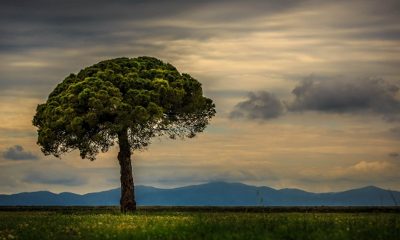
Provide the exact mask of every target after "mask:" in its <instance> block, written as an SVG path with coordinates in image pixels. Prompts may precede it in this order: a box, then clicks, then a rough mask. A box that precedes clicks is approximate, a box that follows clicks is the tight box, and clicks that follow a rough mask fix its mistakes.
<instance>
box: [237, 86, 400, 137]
mask: <svg viewBox="0 0 400 240" xmlns="http://www.w3.org/2000/svg"><path fill="white" fill-rule="evenodd" d="M291 93H292V95H293V96H294V100H280V99H278V98H277V97H275V96H274V95H273V94H271V93H269V92H265V91H262V92H259V93H250V94H249V96H248V99H247V100H245V101H243V102H239V103H238V104H237V105H236V106H235V108H234V110H233V111H232V112H231V115H230V116H231V117H232V118H247V119H263V120H268V119H271V118H276V117H279V116H281V115H283V114H284V113H285V112H302V111H315V112H321V113H348V114H358V113H368V114H375V115H379V116H382V117H383V118H384V119H385V120H387V121H399V120H400V98H399V95H400V86H399V84H395V83H391V82H389V81H385V80H383V79H375V78H367V79H357V80H347V79H322V80H315V79H314V78H308V79H306V80H304V81H302V82H301V83H300V84H299V85H298V86H296V87H295V88H294V89H293V90H292V92H291ZM393 132H396V129H394V130H393Z"/></svg>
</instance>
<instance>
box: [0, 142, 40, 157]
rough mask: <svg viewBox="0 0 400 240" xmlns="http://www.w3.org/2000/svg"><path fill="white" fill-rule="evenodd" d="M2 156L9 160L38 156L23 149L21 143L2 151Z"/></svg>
mask: <svg viewBox="0 0 400 240" xmlns="http://www.w3.org/2000/svg"><path fill="white" fill-rule="evenodd" d="M3 157H4V158H5V159H9V160H37V159H38V157H37V156H36V155H35V154H33V153H31V152H28V151H25V150H24V148H23V147H22V146H21V145H15V146H13V147H10V148H8V149H7V150H6V151H5V152H3Z"/></svg>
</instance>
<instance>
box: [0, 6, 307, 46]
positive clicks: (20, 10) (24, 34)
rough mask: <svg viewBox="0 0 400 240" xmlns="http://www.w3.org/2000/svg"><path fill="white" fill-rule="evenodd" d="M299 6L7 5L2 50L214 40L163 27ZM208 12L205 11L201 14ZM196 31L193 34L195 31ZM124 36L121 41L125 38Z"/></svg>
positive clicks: (0, 18)
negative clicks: (156, 39)
mask: <svg viewBox="0 0 400 240" xmlns="http://www.w3.org/2000/svg"><path fill="white" fill-rule="evenodd" d="M299 3H300V1H277V0H274V1H258V0H253V1H247V2H246V3H244V2H242V1H228V0H222V1H212V0H207V1H183V0H178V1H162V0H157V1H137V0H136V1H127V0H122V1H106V0H100V1H94V0H89V1H77V0H72V1H57V2H54V1H51V0H41V1H35V2H33V1H18V2H16V1H5V2H4V3H2V8H1V10H0V23H2V24H1V25H0V33H1V35H2V38H1V40H0V51H10V50H12V51H15V50H17V49H21V50H22V49H30V48H38V47H41V46H43V47H51V46H53V47H56V46H63V47H65V46H66V45H69V46H71V45H72V46H73V45H77V44H79V45H82V44H94V43H97V44H100V43H102V44H108V45H109V44H110V43H111V44H113V43H115V42H118V41H121V42H124V43H126V42H127V39H129V40H130V41H131V40H132V37H133V39H143V37H144V36H148V35H150V36H158V37H161V36H164V37H165V36H167V37H168V36H170V37H173V38H175V39H177V38H182V37H188V36H189V37H196V36H197V34H199V35H200V36H202V35H203V36H204V34H206V35H207V36H210V35H212V34H213V33H218V32H219V31H212V28H208V29H207V33H204V31H201V29H197V27H196V26H197V24H192V26H191V27H189V26H187V27H173V28H172V29H168V26H165V22H168V21H169V20H176V19H179V20H180V22H182V23H184V22H185V21H187V22H189V21H192V22H193V21H194V22H197V23H203V24H204V23H211V22H212V23H214V24H218V23H219V24H221V23H230V22H232V21H241V20H243V19H247V18H254V17H257V16H260V15H264V16H265V15H267V14H276V13H277V12H281V11H285V10H287V9H290V8H292V7H294V6H296V5H298V4H299ZM204 8H207V10H206V11H201V10H202V9H204ZM194 29H197V30H195V31H194ZM124 36H125V37H124Z"/></svg>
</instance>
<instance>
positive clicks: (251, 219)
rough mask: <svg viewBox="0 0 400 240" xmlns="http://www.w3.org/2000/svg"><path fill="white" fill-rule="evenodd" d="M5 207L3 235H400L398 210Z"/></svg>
mask: <svg viewBox="0 0 400 240" xmlns="http://www.w3.org/2000/svg"><path fill="white" fill-rule="evenodd" d="M238 210H240V209H236V210H235V211H214V210H212V209H203V210H201V211H189V210H187V209H184V210H174V209H168V208H167V209H156V210H139V211H138V212H137V213H134V214H120V213H118V211H117V210H116V209H86V210H85V209H75V208H71V209H64V210H63V209H62V208H60V209H53V210H47V211H46V210H45V209H41V210H37V209H36V210H35V209H33V210H32V209H30V210H27V209H24V210H18V209H12V210H7V209H5V210H4V209H3V210H2V211H0V239H297V240H300V239H357V240H363V239H364V240H365V239H374V240H378V239H384V240H390V239H393V240H394V239H396V240H397V239H400V214H399V213H398V212H390V211H389V212H382V211H378V212H373V211H366V212H359V213H357V212H354V211H353V212H349V211H347V212H340V213H334V212H315V211H314V212H279V211H269V212H265V211H247V212H246V211H238Z"/></svg>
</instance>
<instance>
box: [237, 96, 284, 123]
mask: <svg viewBox="0 0 400 240" xmlns="http://www.w3.org/2000/svg"><path fill="white" fill-rule="evenodd" d="M283 113H284V105H283V104H282V102H281V101H280V100H279V99H278V98H277V97H275V96H274V95H273V94H271V93H269V92H265V91H261V92H255V93H254V92H250V93H249V94H248V99H247V100H245V101H243V102H240V103H238V104H237V105H236V106H235V109H234V110H233V111H232V112H231V114H230V117H231V118H247V119H261V120H262V119H271V118H277V117H279V116H280V115H282V114H283Z"/></svg>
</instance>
